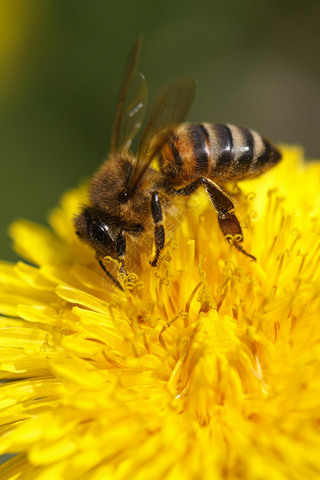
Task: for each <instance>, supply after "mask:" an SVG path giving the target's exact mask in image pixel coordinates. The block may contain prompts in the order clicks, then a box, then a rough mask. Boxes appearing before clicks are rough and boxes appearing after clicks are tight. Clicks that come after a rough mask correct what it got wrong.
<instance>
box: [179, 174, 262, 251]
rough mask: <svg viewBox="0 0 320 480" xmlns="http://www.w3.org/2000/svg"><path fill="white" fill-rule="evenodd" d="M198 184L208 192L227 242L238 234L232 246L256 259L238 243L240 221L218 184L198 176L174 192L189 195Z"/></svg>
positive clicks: (240, 236) (240, 239)
mask: <svg viewBox="0 0 320 480" xmlns="http://www.w3.org/2000/svg"><path fill="white" fill-rule="evenodd" d="M200 185H204V186H205V188H206V190H207V192H208V194H209V197H210V200H211V202H212V203H213V206H214V208H215V209H216V211H217V214H218V221H219V225H220V228H221V230H222V233H223V234H224V236H225V237H227V240H228V241H229V242H231V241H232V238H233V237H234V236H238V238H239V240H238V241H237V242H234V246H235V247H236V248H237V249H238V250H239V251H240V252H241V253H243V254H244V255H247V256H248V257H250V258H252V260H256V258H255V257H254V256H253V255H250V253H247V252H246V251H245V250H244V249H243V247H242V245H240V242H242V240H243V234H242V229H241V226H240V223H239V221H238V219H237V217H236V215H235V213H234V205H233V203H232V201H231V200H230V198H229V197H228V196H227V195H226V194H225V193H224V192H223V191H222V190H221V189H220V188H219V187H218V185H216V184H215V183H214V182H212V181H211V180H208V179H207V178H198V179H197V180H195V181H194V182H192V183H190V185H187V186H186V187H184V188H181V189H180V190H176V193H177V194H178V195H190V194H191V193H193V192H194V191H195V190H196V189H197V188H198V187H199V186H200Z"/></svg>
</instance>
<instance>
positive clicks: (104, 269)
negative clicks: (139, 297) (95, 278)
mask: <svg viewBox="0 0 320 480" xmlns="http://www.w3.org/2000/svg"><path fill="white" fill-rule="evenodd" d="M97 260H98V263H99V265H100V267H101V268H102V270H103V271H104V273H105V274H106V275H107V276H108V277H109V278H110V279H111V280H112V281H113V283H114V284H115V285H116V286H117V287H118V288H120V290H122V291H124V290H123V288H122V287H121V285H120V283H119V282H118V280H117V279H116V278H114V276H113V275H112V273H110V272H109V271H108V270H107V269H106V267H105V266H104V264H103V262H102V260H101V259H100V258H99V257H98V256H97Z"/></svg>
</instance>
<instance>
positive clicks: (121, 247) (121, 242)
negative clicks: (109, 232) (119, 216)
mask: <svg viewBox="0 0 320 480" xmlns="http://www.w3.org/2000/svg"><path fill="white" fill-rule="evenodd" d="M126 249H127V242H126V237H125V234H124V231H123V230H122V229H121V230H120V232H119V233H118V236H117V241H116V253H117V258H118V260H119V261H120V262H121V267H120V272H121V273H124V274H125V275H128V274H127V272H126V269H125V266H124V263H125V262H124V258H125V254H126Z"/></svg>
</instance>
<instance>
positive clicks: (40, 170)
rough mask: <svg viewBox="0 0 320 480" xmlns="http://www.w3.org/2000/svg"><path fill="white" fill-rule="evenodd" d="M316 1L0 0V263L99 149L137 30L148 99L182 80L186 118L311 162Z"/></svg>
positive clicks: (318, 99)
mask: <svg viewBox="0 0 320 480" xmlns="http://www.w3.org/2000/svg"><path fill="white" fill-rule="evenodd" d="M319 24H320V2H319V0H315V1H312V0H308V1H305V2H300V1H299V2H298V1H288V2H287V1H274V0H271V1H259V0H252V1H244V0H242V1H235V0H234V1H229V2H228V1H223V2H219V1H214V0H213V1H209V0H206V1H201V0H199V1H197V2H187V1H183V2H182V1H167V0H163V1H161V2H155V1H151V0H149V1H145V0H143V1H140V2H137V1H126V2H124V1H121V0H119V1H112V2H110V1H106V0H105V1H102V0H91V1H84V0H80V1H79V0H77V1H75V0H1V4H0V41H1V47H0V68H1V72H0V104H1V119H0V122H1V124H0V132H1V140H0V165H1V169H0V172H1V176H0V232H1V235H0V248H1V250H0V258H3V259H7V260H12V259H15V256H14V254H13V253H12V252H11V249H10V239H9V238H8V236H7V233H6V230H7V226H8V224H9V223H10V222H11V221H12V220H13V219H15V218H17V217H23V218H27V219H30V220H33V221H38V222H41V223H44V222H45V220H46V216H47V214H48V212H49V211H50V209H51V208H53V207H54V206H55V205H56V203H57V202H58V199H59V197H60V196H61V194H62V193H63V192H64V191H65V190H66V189H68V188H70V187H73V186H75V185H77V184H78V183H79V182H80V181H81V180H82V179H83V178H87V177H89V176H90V175H91V174H92V172H93V171H94V170H95V169H96V168H97V167H98V165H99V164H100V162H101V160H102V159H103V158H104V156H105V155H106V153H107V150H108V144H109V140H110V130H111V126H112V118H113V112H114V104H115V99H116V97H117V93H118V89H119V85H120V81H121V78H122V73H123V69H124V64H125V60H126V57H127V54H128V52H129V50H130V49H131V47H132V45H133V43H134V41H135V39H136V38H137V35H138V34H140V33H143V35H144V44H143V50H142V55H141V58H140V63H139V67H140V69H141V70H142V71H143V72H144V74H145V75H146V77H147V80H148V86H149V89H150V91H151V93H152V92H153V93H154V92H155V91H156V90H157V89H158V88H159V87H160V86H161V85H162V84H163V83H166V82H167V81H169V80H171V79H173V78H175V77H181V76H182V77H183V76H188V77H190V76H191V77H193V78H194V79H195V80H196V82H197V95H196V99H195V103H194V105H193V108H192V110H191V112H190V114H189V119H190V120H194V121H213V122H229V123H234V124H238V125H242V126H248V127H251V128H254V129H256V130H258V131H259V132H260V133H263V134H265V135H266V136H268V137H270V138H271V139H272V140H274V141H275V142H279V141H281V142H287V143H298V144H302V145H304V147H305V150H306V154H307V156H308V157H309V158H312V157H319V155H320V148H319V141H318V136H319V134H318V130H319V129H318V123H319V122H318V112H319V111H320V85H319V83H320V82H319V78H320V62H319V46H320V33H319Z"/></svg>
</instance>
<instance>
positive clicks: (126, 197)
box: [119, 190, 129, 203]
mask: <svg viewBox="0 0 320 480" xmlns="http://www.w3.org/2000/svg"><path fill="white" fill-rule="evenodd" d="M128 200H129V193H128V192H127V190H122V191H121V192H120V193H119V201H120V203H126V202H127V201H128Z"/></svg>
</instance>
